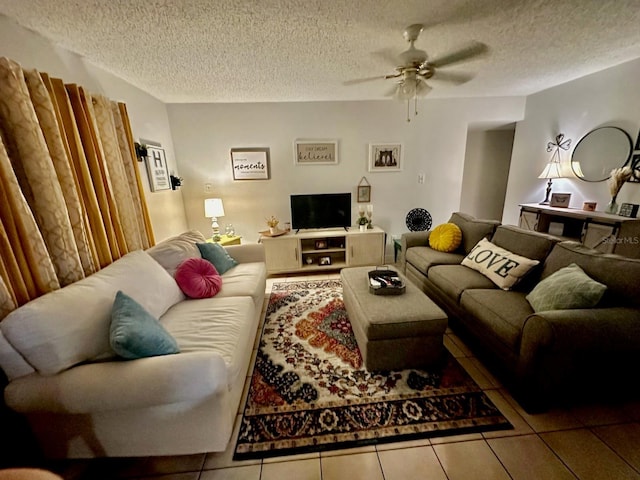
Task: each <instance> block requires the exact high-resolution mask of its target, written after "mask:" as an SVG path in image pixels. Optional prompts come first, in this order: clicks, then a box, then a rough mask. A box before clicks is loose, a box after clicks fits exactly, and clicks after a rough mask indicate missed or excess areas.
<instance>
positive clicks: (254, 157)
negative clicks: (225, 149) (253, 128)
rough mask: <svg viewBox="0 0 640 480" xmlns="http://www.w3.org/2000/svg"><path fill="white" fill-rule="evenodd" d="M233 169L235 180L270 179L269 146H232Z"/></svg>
mask: <svg viewBox="0 0 640 480" xmlns="http://www.w3.org/2000/svg"><path fill="white" fill-rule="evenodd" d="M231 171H232V173H233V179H234V180H269V179H270V178H271V171H270V165H269V148H262V147H259V148H232V149H231Z"/></svg>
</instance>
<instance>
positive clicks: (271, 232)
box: [269, 227, 278, 235]
mask: <svg viewBox="0 0 640 480" xmlns="http://www.w3.org/2000/svg"><path fill="white" fill-rule="evenodd" d="M269 233H270V234H271V235H275V234H276V233H278V227H269Z"/></svg>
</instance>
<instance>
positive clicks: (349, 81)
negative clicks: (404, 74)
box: [342, 75, 387, 86]
mask: <svg viewBox="0 0 640 480" xmlns="http://www.w3.org/2000/svg"><path fill="white" fill-rule="evenodd" d="M385 78H387V77H386V75H376V76H375V77H367V78H356V79H353V80H347V81H345V82H342V84H343V85H345V86H348V85H357V84H358V83H364V82H371V81H373V80H384V79H385Z"/></svg>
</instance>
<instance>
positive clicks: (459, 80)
mask: <svg viewBox="0 0 640 480" xmlns="http://www.w3.org/2000/svg"><path fill="white" fill-rule="evenodd" d="M423 29H424V25H422V24H421V23H415V24H413V25H409V26H408V27H407V28H406V29H405V30H404V32H403V36H404V39H405V40H406V41H407V42H409V48H408V49H407V50H405V51H404V52H402V53H400V54H399V55H398V58H397V59H395V58H394V59H390V60H391V61H392V62H393V63H394V64H397V63H396V62H399V63H400V65H399V66H396V68H395V72H394V73H393V74H389V75H383V76H376V77H369V78H360V79H356V80H349V81H346V82H344V85H354V84H357V83H362V82H368V81H371V80H380V79H385V80H388V79H392V78H393V79H397V80H396V81H395V83H394V85H393V87H392V88H391V89H389V90H388V91H387V92H386V94H385V96H388V97H395V98H397V99H398V100H401V101H405V100H406V101H407V121H408V122H410V121H411V119H410V117H409V102H410V100H411V99H413V100H414V104H415V115H417V114H418V103H417V102H418V97H424V96H425V95H427V94H428V93H429V92H430V91H431V86H430V85H429V84H428V83H427V80H429V79H430V78H434V80H443V81H447V82H451V83H454V84H457V85H460V84H463V83H465V82H468V81H469V80H471V79H472V78H473V75H471V74H467V73H461V72H444V71H442V70H441V69H442V68H443V67H447V66H450V65H453V64H456V63H460V62H463V61H466V60H470V59H471V58H473V57H479V56H481V55H484V54H485V53H487V52H488V50H489V49H488V48H487V46H486V45H485V44H483V43H479V42H473V43H472V44H470V45H469V46H467V47H465V48H462V49H460V50H457V51H455V52H452V53H450V54H448V55H444V56H441V57H439V58H435V59H430V58H429V56H428V55H427V52H425V51H424V50H420V49H418V48H416V47H415V45H414V43H415V41H416V40H417V39H418V37H419V36H420V33H421V32H422V30H423ZM385 58H386V59H388V56H387V55H385Z"/></svg>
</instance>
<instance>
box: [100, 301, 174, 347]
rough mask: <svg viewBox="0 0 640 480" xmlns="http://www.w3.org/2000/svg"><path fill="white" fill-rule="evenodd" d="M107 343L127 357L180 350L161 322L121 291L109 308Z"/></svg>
mask: <svg viewBox="0 0 640 480" xmlns="http://www.w3.org/2000/svg"><path fill="white" fill-rule="evenodd" d="M109 342H110V344H111V348H112V349H113V351H114V352H116V353H117V354H118V355H120V356H121V357H124V358H127V359H134V358H143V357H155V356H156V355H169V354H172V353H178V352H180V349H179V348H178V344H177V343H176V340H175V339H174V338H173V337H172V336H171V334H170V333H169V332H167V331H166V330H165V328H164V327H163V326H162V324H161V323H160V322H159V321H158V320H156V319H155V318H154V317H153V316H152V315H151V314H150V313H149V312H147V311H146V310H145V309H144V307H143V306H142V305H140V304H139V303H138V302H136V301H135V300H134V299H133V298H131V297H130V296H128V295H127V294H125V293H122V291H118V293H116V298H115V300H114V302H113V308H112V309H111V326H110V328H109Z"/></svg>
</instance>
